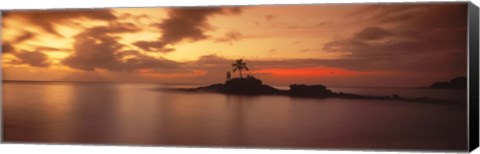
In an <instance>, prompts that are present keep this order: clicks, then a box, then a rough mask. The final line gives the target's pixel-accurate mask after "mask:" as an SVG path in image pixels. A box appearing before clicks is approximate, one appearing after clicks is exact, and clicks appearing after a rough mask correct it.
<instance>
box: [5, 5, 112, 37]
mask: <svg viewBox="0 0 480 154" xmlns="http://www.w3.org/2000/svg"><path fill="white" fill-rule="evenodd" d="M3 17H4V19H7V20H9V19H22V20H25V21H26V22H29V23H31V24H33V25H35V26H38V27H40V28H42V29H43V30H45V31H46V32H49V33H52V34H55V35H59V36H60V34H59V33H58V31H57V30H56V29H55V24H62V23H67V22H68V21H69V20H70V19H75V18H76V19H91V20H105V21H113V20H115V19H116V17H115V15H113V14H112V12H111V11H110V10H39V11H6V12H4V16H3Z"/></svg>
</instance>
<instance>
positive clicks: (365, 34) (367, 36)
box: [354, 27, 392, 40]
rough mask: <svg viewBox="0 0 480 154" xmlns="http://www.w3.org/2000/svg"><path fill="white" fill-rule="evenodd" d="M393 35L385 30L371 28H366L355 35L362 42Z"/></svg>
mask: <svg viewBox="0 0 480 154" xmlns="http://www.w3.org/2000/svg"><path fill="white" fill-rule="evenodd" d="M391 35H392V33H391V32H389V31H386V30H385V29H383V28H379V27H369V28H365V29H363V30H362V31H360V32H358V33H356V34H355V36H354V37H355V38H356V39H360V40H379V39H382V38H385V37H388V36H391Z"/></svg>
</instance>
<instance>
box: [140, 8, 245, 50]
mask: <svg viewBox="0 0 480 154" xmlns="http://www.w3.org/2000/svg"><path fill="white" fill-rule="evenodd" d="M239 12H240V8H220V7H215V8H213V7H212V8H207V7H205V8H175V9H171V10H170V11H169V13H168V16H169V18H168V19H166V20H164V21H163V22H162V23H159V24H156V25H155V27H156V28H158V29H159V30H161V31H162V36H161V37H159V39H158V40H155V41H139V42H136V43H134V45H136V46H138V47H139V48H142V49H143V50H145V51H160V52H161V50H160V49H162V48H164V47H165V46H166V45H173V44H176V43H178V42H180V41H183V40H190V41H198V40H202V39H206V38H209V36H207V35H206V34H205V31H206V30H208V29H211V27H210V25H209V24H208V22H207V19H208V17H209V16H212V15H215V14H235V13H239Z"/></svg>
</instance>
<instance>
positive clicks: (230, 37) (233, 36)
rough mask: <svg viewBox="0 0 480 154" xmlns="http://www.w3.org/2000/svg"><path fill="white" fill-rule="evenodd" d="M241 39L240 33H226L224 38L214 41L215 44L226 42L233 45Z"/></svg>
mask: <svg viewBox="0 0 480 154" xmlns="http://www.w3.org/2000/svg"><path fill="white" fill-rule="evenodd" d="M242 38H243V34H242V33H240V32H228V33H226V34H225V36H223V37H221V38H217V39H215V42H228V43H233V42H235V41H239V40H241V39H242Z"/></svg>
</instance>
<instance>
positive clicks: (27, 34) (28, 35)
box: [13, 32, 35, 43]
mask: <svg viewBox="0 0 480 154" xmlns="http://www.w3.org/2000/svg"><path fill="white" fill-rule="evenodd" d="M34 36H35V34H34V33H32V32H25V33H23V34H22V35H21V36H19V37H17V38H16V39H15V40H14V41H13V43H21V42H23V41H26V40H28V39H31V38H33V37H34Z"/></svg>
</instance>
